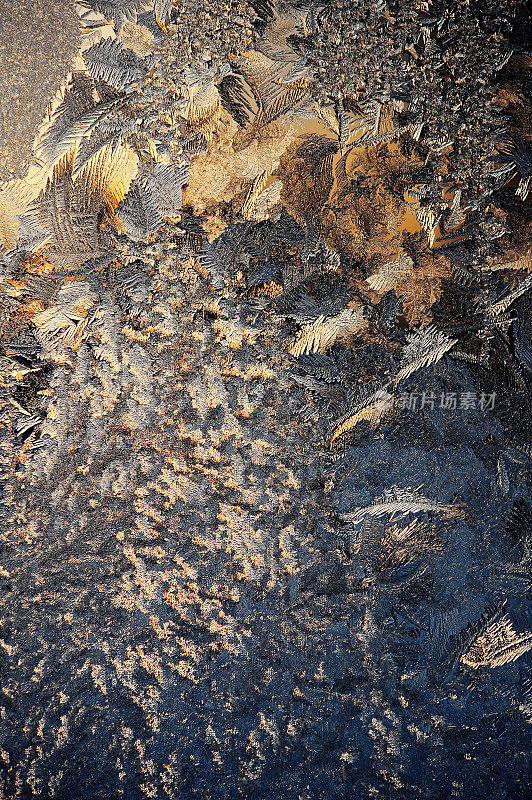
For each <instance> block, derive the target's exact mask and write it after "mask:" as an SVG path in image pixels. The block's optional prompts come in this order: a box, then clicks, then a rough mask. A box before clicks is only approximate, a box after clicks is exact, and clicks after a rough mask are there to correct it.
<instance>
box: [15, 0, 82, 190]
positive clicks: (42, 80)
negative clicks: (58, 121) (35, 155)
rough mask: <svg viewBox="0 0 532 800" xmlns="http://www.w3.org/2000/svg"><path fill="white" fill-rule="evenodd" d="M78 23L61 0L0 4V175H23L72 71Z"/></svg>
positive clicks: (72, 12)
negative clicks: (51, 105) (51, 104)
mask: <svg viewBox="0 0 532 800" xmlns="http://www.w3.org/2000/svg"><path fill="white" fill-rule="evenodd" d="M78 30H79V21H78V18H77V16H76V14H75V12H74V10H73V4H71V3H67V2H64V0H2V2H0V179H4V180H7V179H9V178H12V177H20V176H21V175H23V174H25V172H26V166H27V163H28V161H29V158H30V156H31V144H32V142H33V138H34V136H35V133H36V131H37V128H38V126H39V124H40V122H41V120H42V118H43V116H44V113H45V111H46V107H47V105H48V103H49V102H50V98H51V97H52V96H53V94H54V92H55V91H56V90H57V89H58V88H59V86H60V85H61V83H62V81H63V80H64V77H65V75H66V74H67V73H68V71H69V70H70V66H71V63H72V59H73V57H74V55H75V53H76V51H77V48H78V40H79V34H78Z"/></svg>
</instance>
